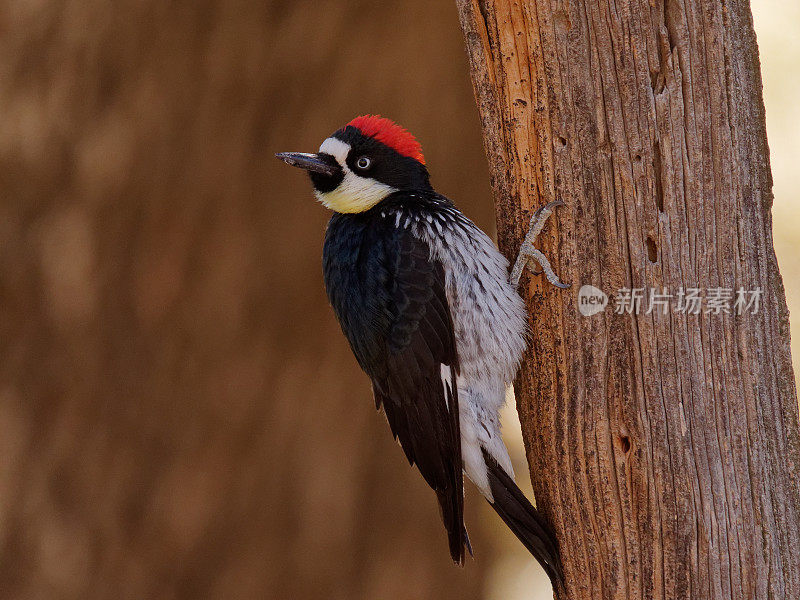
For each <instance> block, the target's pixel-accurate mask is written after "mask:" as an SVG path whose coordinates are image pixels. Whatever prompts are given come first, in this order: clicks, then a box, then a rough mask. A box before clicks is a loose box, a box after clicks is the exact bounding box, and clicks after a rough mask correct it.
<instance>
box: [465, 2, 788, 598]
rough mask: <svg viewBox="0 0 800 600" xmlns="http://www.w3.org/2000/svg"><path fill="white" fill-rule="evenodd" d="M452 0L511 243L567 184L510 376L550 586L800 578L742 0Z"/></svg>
mask: <svg viewBox="0 0 800 600" xmlns="http://www.w3.org/2000/svg"><path fill="white" fill-rule="evenodd" d="M457 5H458V8H459V13H460V18H461V22H462V28H463V30H464V33H465V38H466V42H467V49H468V54H469V57H470V63H471V69H472V77H473V85H474V88H475V95H476V98H477V102H478V106H479V109H480V112H481V116H482V122H483V128H484V137H485V145H486V151H487V155H488V157H489V163H490V171H491V174H492V185H493V188H494V195H495V201H496V211H497V223H498V237H499V243H500V246H501V249H502V250H503V251H504V252H505V253H507V254H508V255H512V254H513V253H514V252H515V251H516V249H517V248H518V246H519V243H520V241H521V239H522V237H523V235H524V230H525V228H526V226H527V221H528V216H529V215H530V212H531V210H532V209H534V208H536V207H537V206H540V205H542V204H544V203H545V202H547V201H550V200H552V199H554V198H559V197H560V198H562V199H563V200H565V201H566V203H567V207H566V208H562V209H559V212H558V213H557V216H556V218H555V219H553V220H552V221H553V222H552V223H551V224H549V226H548V228H547V229H546V230H545V232H544V235H543V236H542V239H541V240H540V246H541V247H542V249H543V250H544V251H545V253H546V254H548V255H549V256H550V258H551V260H552V261H553V264H554V266H555V268H556V270H557V272H559V273H560V275H561V276H562V279H564V280H565V281H568V282H572V284H573V287H572V289H571V290H570V291H568V292H566V293H564V292H561V291H560V290H558V289H556V288H554V287H552V286H550V285H548V284H547V283H546V282H545V281H544V280H543V279H541V278H535V277H531V278H529V281H528V285H527V287H526V288H525V287H523V289H525V290H526V292H527V300H528V305H529V308H530V309H531V321H530V324H531V329H532V335H531V344H530V351H529V353H528V355H527V357H526V362H525V365H524V368H523V369H522V370H521V374H520V376H519V379H518V381H517V400H518V405H519V410H520V415H521V420H522V428H523V433H524V436H525V438H526V449H527V453H528V460H529V463H530V467H531V475H532V479H533V484H534V489H535V493H536V497H537V500H538V503H539V505H540V506H541V507H542V508H543V510H544V511H545V513H546V514H547V515H548V517H549V518H550V519H551V521H552V522H553V524H554V526H555V528H556V530H557V532H558V537H559V540H560V543H561V552H562V558H563V560H564V563H565V570H566V574H567V590H566V591H564V590H561V591H560V592H559V593H558V597H559V598H570V599H574V600H578V599H588V598H592V599H594V598H609V599H611V598H614V599H630V598H648V599H649V598H664V599H667V598H669V599H673V598H692V599H695V600H697V599H704V598H714V599H723V598H724V599H730V598H737V599H738V598H741V599H762V598H764V599H766V598H775V599H788V598H800V520H799V519H800V493H799V492H798V475H800V472H798V471H799V469H800V450H799V449H798V446H799V445H800V443H799V440H800V438H799V437H798V405H797V396H796V390H795V383H794V376H793V372H792V366H791V357H790V351H789V322H788V312H787V308H786V302H785V296H784V292H783V284H782V281H781V277H780V273H779V272H778V267H777V264H776V260H775V254H774V250H773V246H772V223H771V214H770V209H771V205H772V191H771V188H772V179H771V175H770V167H769V152H768V148H767V141H766V131H765V123H764V106H763V101H762V98H761V78H760V72H759V60H758V50H757V46H756V40H755V34H754V31H753V24H752V18H751V14H750V8H749V4H748V3H747V2H746V1H743V0H735V1H732V2H724V3H714V2H699V1H697V0H687V1H685V2H677V1H675V0H666V1H665V2H661V1H659V2H652V3H648V2H643V1H638V2H637V1H623V2H611V1H609V0H599V1H595V0H576V1H574V2H569V3H561V2H557V3H551V2H547V1H545V0H536V1H530V2H517V1H511V0H495V1H491V0H457ZM584 284H593V285H595V286H597V287H598V288H600V289H602V290H604V291H605V292H606V293H608V294H610V295H611V296H612V298H611V300H610V305H609V307H607V308H606V310H605V311H604V312H601V313H599V314H597V315H594V316H591V317H584V316H582V315H581V314H580V313H579V311H578V305H577V296H578V290H579V289H580V287H581V286H582V285H584ZM621 288H645V289H646V290H649V288H657V289H658V290H659V291H660V290H662V289H663V288H666V289H667V292H671V293H673V294H677V293H678V292H679V290H680V289H681V288H684V289H688V288H701V289H702V290H704V291H705V292H706V293H711V294H713V292H708V290H711V289H712V288H730V289H733V290H736V289H739V288H742V289H745V290H755V289H757V288H760V289H761V290H763V297H762V302H761V307H760V310H759V312H758V313H757V314H742V315H736V314H713V313H712V314H705V313H702V314H699V315H693V314H686V313H682V312H680V311H675V309H676V308H678V305H677V303H678V298H673V299H672V306H671V307H670V309H669V310H668V311H667V313H666V314H663V313H662V312H661V310H654V311H652V312H651V313H650V314H644V313H645V310H644V309H643V310H642V311H641V314H638V315H632V314H615V312H614V309H613V305H614V300H615V298H614V296H616V297H617V298H618V297H619V294H617V290H619V289H621ZM648 293H649V292H648ZM646 306H647V303H646V302H645V303H643V307H646ZM705 309H706V307H705V306H704V307H703V310H705Z"/></svg>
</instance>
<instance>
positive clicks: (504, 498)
mask: <svg viewBox="0 0 800 600" xmlns="http://www.w3.org/2000/svg"><path fill="white" fill-rule="evenodd" d="M483 457H484V460H485V461H486V466H487V468H488V471H489V486H490V488H491V490H492V496H493V497H494V502H492V503H491V504H492V508H494V510H495V511H496V512H497V514H498V515H500V518H501V519H503V522H504V523H505V524H506V525H507V526H508V528H509V529H511V531H513V532H514V535H516V536H517V538H518V539H519V541H520V542H522V544H523V545H524V546H525V547H526V548H527V549H528V552H530V553H531V554H532V555H533V557H534V558H535V559H536V560H538V561H539V564H541V565H542V568H544V570H545V572H546V573H547V575H548V576H549V577H550V581H552V583H553V586H554V587H555V586H556V585H557V584H559V583H563V581H564V574H563V572H562V570H561V561H560V559H559V557H558V544H557V543H556V538H555V535H554V534H553V531H552V529H550V526H549V525H548V524H547V523H546V522H545V520H544V518H543V517H542V515H541V514H540V513H539V511H537V510H536V509H535V508H534V507H533V506H532V505H531V503H530V501H528V499H527V498H526V497H525V494H523V493H522V491H521V490H520V489H519V488H518V487H517V484H515V483H514V480H513V479H511V477H509V475H508V474H507V473H506V472H505V471H504V470H503V469H502V468H501V467H500V465H499V464H497V461H496V460H494V459H493V458H492V457H491V456H489V454H488V453H487V452H486V450H484V451H483Z"/></svg>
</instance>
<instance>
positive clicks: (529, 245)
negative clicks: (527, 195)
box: [509, 200, 569, 289]
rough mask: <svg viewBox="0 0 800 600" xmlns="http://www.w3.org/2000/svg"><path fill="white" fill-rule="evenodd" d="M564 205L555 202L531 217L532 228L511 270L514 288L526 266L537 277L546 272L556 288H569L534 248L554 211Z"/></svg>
mask: <svg viewBox="0 0 800 600" xmlns="http://www.w3.org/2000/svg"><path fill="white" fill-rule="evenodd" d="M563 205H564V201H563V200H554V201H553V202H550V203H549V204H546V205H545V206H542V207H540V208H539V209H538V210H537V211H536V212H535V213H533V216H532V217H531V225H530V228H529V229H528V233H527V234H526V235H525V240H524V241H523V242H522V247H521V248H520V249H519V254H518V255H517V260H516V261H515V262H514V268H513V269H511V276H510V278H509V279H510V280H511V283H512V284H513V285H514V287H516V286H518V285H519V280H520V279H521V278H522V271H523V269H524V268H525V267H526V266H528V267H529V268H530V269H531V271H532V272H533V273H534V274H535V275H539V274H541V273H542V272H544V276H545V277H547V281H549V282H550V283H552V284H553V285H554V286H556V287H559V288H561V289H566V288H568V287H569V284H568V283H561V280H560V279H559V278H558V275H556V274H555V271H553V267H551V266H550V261H549V260H547V257H546V256H545V255H544V254H542V251H541V250H538V249H536V248H534V246H533V243H534V242H535V241H536V238H537V237H539V234H540V233H541V231H542V229H544V225H545V222H546V221H547V218H548V217H549V216H550V215H551V214H553V209H555V208H556V207H558V206H563ZM537 263H538V264H539V266H541V268H542V270H541V271H538V270H536V268H535V266H534V265H535V264H537Z"/></svg>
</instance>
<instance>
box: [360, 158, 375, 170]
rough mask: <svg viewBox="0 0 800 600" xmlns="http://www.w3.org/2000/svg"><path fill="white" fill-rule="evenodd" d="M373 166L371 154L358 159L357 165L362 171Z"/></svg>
mask: <svg viewBox="0 0 800 600" xmlns="http://www.w3.org/2000/svg"><path fill="white" fill-rule="evenodd" d="M371 166H372V160H371V159H370V158H369V156H362V157H360V158H359V159H358V160H357V161H356V167H357V168H359V169H361V170H362V171H366V170H367V169H369V168H370V167H371Z"/></svg>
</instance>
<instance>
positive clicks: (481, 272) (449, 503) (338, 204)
mask: <svg viewBox="0 0 800 600" xmlns="http://www.w3.org/2000/svg"><path fill="white" fill-rule="evenodd" d="M276 157H277V158H279V159H280V160H282V161H284V162H285V163H287V164H289V165H292V166H294V167H298V168H300V169H304V170H305V171H307V172H308V174H309V176H310V179H311V184H312V187H313V190H314V194H315V196H316V198H317V199H318V200H319V202H320V203H321V204H322V205H323V206H325V207H326V208H328V209H330V210H331V211H332V212H333V214H332V216H331V218H330V221H329V222H328V226H327V229H326V232H325V240H324V244H323V256H322V263H323V274H324V280H325V288H326V291H327V295H328V299H329V301H330V304H331V306H332V307H333V311H334V313H335V314H336V317H337V319H338V321H339V324H340V325H341V329H342V331H343V332H344V335H345V337H346V338H347V340H348V342H349V344H350V347H351V349H352V351H353V354H354V355H355V358H356V361H357V362H358V364H359V366H360V367H361V368H362V369H363V370H364V372H365V373H366V374H367V375H368V377H369V379H370V381H371V383H372V392H373V395H374V399H375V405H376V408H378V409H381V408H382V409H383V412H384V414H385V416H386V419H387V421H388V422H389V426H390V428H391V431H392V434H393V436H394V438H395V440H397V441H398V442H399V444H400V446H401V447H402V449H403V451H404V453H405V456H406V458H407V459H408V461H409V463H411V464H412V465H416V467H417V468H418V469H419V472H420V473H421V474H422V477H423V478H424V479H425V481H426V482H427V483H428V485H429V486H430V487H431V488H433V490H434V491H435V493H436V497H437V499H438V503H439V507H440V509H441V516H442V520H443V522H444V525H445V528H446V530H447V536H448V544H449V550H450V555H451V557H452V559H453V561H454V562H455V563H456V564H459V565H463V564H464V560H465V555H466V551H469V553H470V555H471V554H472V546H471V544H470V541H469V537H468V535H467V530H466V528H465V526H464V484H463V475H464V474H466V476H467V477H468V478H469V479H470V480H471V481H472V482H473V483H474V484H475V486H476V487H477V488H478V490H479V491H480V492H481V494H482V495H483V496H484V497H485V498H486V500H488V502H489V503H490V504H491V506H492V507H493V508H494V510H495V511H496V512H497V514H498V515H499V516H500V518H501V519H502V520H503V521H504V522H505V524H506V525H507V526H508V527H509V528H510V529H511V531H512V532H513V533H514V534H515V535H516V537H517V538H518V539H519V540H520V541H521V542H522V544H523V545H524V546H525V547H526V548H527V549H528V551H529V552H530V553H531V554H532V555H533V556H534V557H535V558H536V559H537V560H538V562H539V563H540V564H541V565H542V567H543V568H544V570H545V572H546V573H547V574H548V576H549V577H550V579H551V581H552V582H553V585H555V584H556V583H557V582H559V581H562V578H563V574H562V567H561V561H560V558H559V550H558V544H557V542H556V538H555V535H554V533H553V530H552V528H551V527H550V525H549V524H548V523H547V521H546V520H545V518H544V517H543V515H542V514H541V513H540V512H539V511H537V509H536V508H534V507H533V506H532V505H531V503H530V501H529V500H528V499H527V498H526V497H525V495H524V494H523V493H522V491H520V489H519V487H518V486H517V485H516V483H515V482H514V470H513V468H512V465H511V459H510V457H509V454H508V450H507V449H506V446H505V445H504V443H503V439H502V436H501V430H500V414H499V413H500V410H501V408H502V407H503V405H504V403H505V398H506V390H507V388H509V386H512V385H513V381H514V378H515V375H516V373H517V370H518V369H519V366H520V361H521V358H522V354H523V352H524V350H525V348H526V344H527V318H526V312H525V311H526V309H525V304H524V302H523V300H522V298H521V297H520V295H519V294H518V292H517V286H518V284H519V280H520V278H521V276H522V272H523V270H524V268H525V267H526V266H528V267H529V268H531V269H532V270H533V269H534V267H535V265H536V264H537V263H538V265H539V266H540V267H541V271H539V270H535V271H534V272H536V273H540V272H542V271H543V272H544V274H545V275H546V277H547V279H548V280H549V281H550V282H551V283H552V284H554V285H556V286H558V287H560V288H566V287H568V285H566V284H564V283H562V282H561V281H560V280H559V278H558V277H557V275H556V274H555V272H554V271H553V269H552V267H551V265H550V263H549V262H548V260H547V258H546V257H545V256H544V254H543V253H542V252H541V251H539V250H538V249H536V248H535V247H534V245H533V244H534V242H535V240H536V237H537V235H538V234H539V232H540V231H541V230H542V228H543V227H544V224H545V221H546V220H547V218H548V217H549V216H550V214H552V212H553V210H554V209H555V208H556V207H557V206H561V205H562V204H563V202H562V201H560V200H556V201H554V202H551V203H550V204H548V205H546V206H543V207H542V208H540V209H539V210H538V211H536V212H535V213H534V215H533V216H532V218H531V221H530V228H529V230H528V233H527V235H526V236H525V240H524V241H523V243H522V248H521V250H520V254H519V257H518V258H517V260H516V261H515V264H514V267H513V269H512V270H511V273H510V274H509V262H508V260H507V259H506V258H505V257H504V256H503V254H501V253H500V251H499V250H498V249H497V247H496V246H495V245H494V243H493V242H492V240H491V238H489V236H488V235H486V234H485V233H484V232H483V231H482V230H481V229H479V228H478V227H477V226H476V225H475V224H474V223H473V222H472V221H471V220H470V219H468V218H467V217H466V216H465V215H464V214H463V213H462V212H461V211H460V210H459V209H458V208H457V207H456V205H455V204H454V203H453V202H452V201H451V200H449V199H448V198H446V197H445V196H443V195H441V194H439V193H437V192H436V191H435V190H434V189H433V187H432V185H431V183H430V175H429V173H428V169H427V166H426V163H425V157H424V155H423V153H422V147H421V144H420V143H419V142H418V141H417V139H416V138H415V137H414V136H413V135H412V134H411V133H410V132H408V131H407V130H406V129H404V128H403V127H401V126H400V125H398V124H397V123H395V122H394V121H392V120H390V119H388V118H385V117H382V116H380V115H363V116H359V117H356V118H355V119H353V120H351V121H350V122H348V123H347V124H346V125H344V126H343V127H341V128H340V129H338V130H336V131H335V132H334V133H333V134H332V135H331V136H330V137H328V138H326V139H325V140H324V141H323V142H322V144H321V145H320V147H319V151H318V152H315V153H302V152H281V153H278V154H276Z"/></svg>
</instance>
